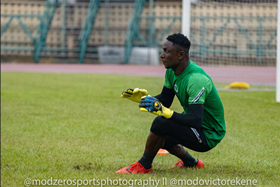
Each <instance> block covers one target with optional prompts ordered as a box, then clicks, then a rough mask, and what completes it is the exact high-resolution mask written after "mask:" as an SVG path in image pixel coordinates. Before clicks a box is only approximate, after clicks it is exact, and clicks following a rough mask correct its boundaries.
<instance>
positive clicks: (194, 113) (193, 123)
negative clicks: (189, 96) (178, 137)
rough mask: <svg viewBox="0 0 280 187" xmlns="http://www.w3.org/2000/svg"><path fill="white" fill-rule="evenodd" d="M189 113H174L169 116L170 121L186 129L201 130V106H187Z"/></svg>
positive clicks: (202, 106) (202, 107)
mask: <svg viewBox="0 0 280 187" xmlns="http://www.w3.org/2000/svg"><path fill="white" fill-rule="evenodd" d="M189 108H190V113H188V114H179V113H177V112H174V113H173V115H172V116H171V118H170V119H171V120H172V121H174V122H176V123H178V124H180V125H183V126H188V127H193V128H196V129H199V128H201V126H202V123H203V109H204V105H203V104H191V105H189Z"/></svg>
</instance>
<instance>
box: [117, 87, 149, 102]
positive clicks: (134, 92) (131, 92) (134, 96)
mask: <svg viewBox="0 0 280 187" xmlns="http://www.w3.org/2000/svg"><path fill="white" fill-rule="evenodd" d="M147 95H148V91H147V90H145V89H141V88H134V89H131V88H129V89H127V90H126V91H124V92H122V95H121V97H122V98H127V99H130V100H131V101H134V102H137V103H139V101H140V100H141V97H143V96H147Z"/></svg>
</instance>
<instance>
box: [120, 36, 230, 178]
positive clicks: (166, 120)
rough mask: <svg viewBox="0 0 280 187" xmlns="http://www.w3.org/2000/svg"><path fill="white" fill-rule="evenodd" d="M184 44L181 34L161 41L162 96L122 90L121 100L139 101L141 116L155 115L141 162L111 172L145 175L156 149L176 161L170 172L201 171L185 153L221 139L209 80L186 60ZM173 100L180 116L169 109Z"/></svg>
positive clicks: (220, 115)
mask: <svg viewBox="0 0 280 187" xmlns="http://www.w3.org/2000/svg"><path fill="white" fill-rule="evenodd" d="M190 45H191V43H190V41H189V40H188V38H187V37H185V36H184V35H182V34H173V35H170V36H168V37H167V40H166V41H165V43H164V44H163V52H162V54H161V55H160V57H161V59H162V62H163V65H164V66H165V68H166V69H167V70H166V73H165V83H164V86H163V89H162V92H161V93H160V94H159V95H157V96H155V97H152V96H148V92H147V91H146V90H144V89H140V88H136V89H128V90H127V91H125V92H123V93H122V97H123V98H128V99H130V100H132V101H135V102H139V107H140V110H141V111H145V112H149V113H152V114H155V115H158V116H157V117H156V118H155V119H154V121H153V123H152V126H151V129H150V134H149V135H148V138H147V141H146V146H145V151H144V154H143V156H142V158H141V159H140V160H139V161H138V162H135V163H134V164H131V165H129V166H127V167H125V168H122V169H120V170H118V171H116V173H149V172H151V171H152V162H153V159H154V157H155V156H156V154H157V152H158V150H159V149H160V148H163V149H166V150H167V151H169V153H171V154H172V155H174V156H176V157H178V158H180V160H179V161H178V162H177V163H176V164H175V165H174V166H172V167H182V168H189V167H194V168H202V167H204V163H203V162H202V161H201V160H199V159H196V158H193V157H192V155H190V154H189V153H188V151H187V150H186V149H185V147H186V148H188V149H191V150H194V151H197V152H206V151H209V150H211V149H213V148H214V147H215V146H216V145H217V144H218V143H219V142H220V141H221V140H222V139H223V137H224V136H225V132H226V127H225V120H224V109H223V105H222V102H221V99H220V97H219V95H218V92H217V90H216V88H215V86H214V84H213V82H212V80H211V78H210V77H209V76H208V75H207V74H206V73H205V72H204V70H203V69H202V68H200V67H199V66H198V65H196V64H195V63H194V62H192V61H190V59H189V49H190ZM175 95H176V96H177V98H178V99H179V101H180V103H181V105H182V107H183V108H184V112H183V113H177V112H175V111H173V110H171V109H169V107H170V106H171V104H172V102H173V99H174V96H175Z"/></svg>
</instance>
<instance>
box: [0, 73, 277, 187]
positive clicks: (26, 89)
mask: <svg viewBox="0 0 280 187" xmlns="http://www.w3.org/2000/svg"><path fill="white" fill-rule="evenodd" d="M163 83H164V78H150V77H137V76H135V77H130V76H124V75H95V74H45V73H1V186H5V187H6V186H24V185H23V183H24V180H25V179H26V178H32V179H50V178H53V179H88V180H89V179H93V178H94V179H96V180H97V179H99V180H101V179H107V177H108V178H109V179H111V180H114V179H119V178H120V179H122V180H130V179H133V180H136V179H147V180H148V179H154V180H162V179H163V177H166V179H167V182H168V183H167V186H169V182H170V180H171V179H172V178H177V179H185V180H188V179H196V178H197V177H198V179H204V180H207V179H217V178H219V179H221V180H222V179H226V180H227V179H236V177H238V178H239V179H245V180H247V179H252V180H253V179H256V180H257V181H258V182H257V184H258V186H263V185H266V186H278V185H279V183H280V169H279V165H280V159H279V155H280V151H279V150H280V148H279V145H280V138H279V132H280V104H279V103H276V102H275V92H223V91H220V92H219V93H220V96H221V99H222V102H223V104H224V108H225V118H226V125H227V134H226V136H225V138H224V139H223V140H222V142H221V143H220V144H219V145H218V146H217V147H216V148H214V149H213V150H211V151H209V152H207V153H197V152H193V151H190V153H191V154H192V155H193V156H194V157H197V158H200V159H201V160H203V161H204V163H205V165H206V167H205V168H203V169H201V170H196V169H179V168H176V169H171V168H170V166H172V165H173V164H174V163H175V162H176V160H177V158H175V157H174V156H171V155H167V156H157V157H156V158H155V160H154V163H153V167H154V172H153V173H151V174H148V175H117V174H115V173H114V172H115V171H116V170H118V169H120V168H122V167H124V166H127V165H129V164H131V163H133V162H135V161H137V160H138V159H139V158H140V157H141V156H142V154H143V151H144V146H145V141H146V138H147V135H148V133H149V128H150V125H151V122H152V120H153V119H154V117H155V116H154V115H152V114H149V113H145V112H140V111H139V109H138V105H137V103H134V102H131V101H129V100H126V99H122V98H121V97H120V94H121V92H122V91H123V90H125V89H127V88H134V87H141V88H145V89H147V90H148V91H149V94H151V95H156V94H158V93H159V92H160V91H161V89H162V86H163ZM171 108H172V109H174V110H175V111H178V112H181V111H182V110H183V109H182V107H181V106H180V105H179V102H178V101H177V100H175V102H174V103H173V105H172V107H171ZM162 185H163V184H161V185H160V186H162ZM127 186H129V185H127ZM142 186H143V185H142ZM178 186H179V185H178Z"/></svg>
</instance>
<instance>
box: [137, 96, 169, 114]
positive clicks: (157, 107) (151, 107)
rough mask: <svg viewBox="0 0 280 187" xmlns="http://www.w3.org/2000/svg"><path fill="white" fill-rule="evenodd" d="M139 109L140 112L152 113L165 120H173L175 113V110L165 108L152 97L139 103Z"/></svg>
mask: <svg viewBox="0 0 280 187" xmlns="http://www.w3.org/2000/svg"><path fill="white" fill-rule="evenodd" d="M139 107H140V111H145V112H151V113H153V114H156V115H158V116H163V117H165V118H171V116H172V115H173V113H174V111H173V110H170V109H169V108H166V107H164V106H163V105H162V104H161V102H160V101H159V100H158V99H157V98H155V97H151V96H144V97H142V99H141V100H140V103H139Z"/></svg>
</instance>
